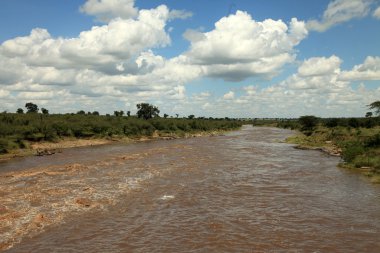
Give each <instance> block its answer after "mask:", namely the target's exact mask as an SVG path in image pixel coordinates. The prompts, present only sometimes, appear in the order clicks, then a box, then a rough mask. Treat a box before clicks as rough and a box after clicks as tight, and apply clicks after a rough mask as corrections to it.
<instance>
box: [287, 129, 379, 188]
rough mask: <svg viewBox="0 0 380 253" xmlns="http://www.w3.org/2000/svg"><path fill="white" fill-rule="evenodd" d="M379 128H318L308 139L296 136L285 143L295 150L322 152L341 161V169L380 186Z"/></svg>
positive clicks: (309, 133)
mask: <svg viewBox="0 0 380 253" xmlns="http://www.w3.org/2000/svg"><path fill="white" fill-rule="evenodd" d="M379 136H380V128H379V127H375V128H370V129H368V128H356V129H351V128H343V127H334V128H326V127H322V126H318V127H317V128H316V129H314V130H313V131H312V132H308V135H305V134H304V133H302V132H299V131H298V132H297V134H296V135H294V136H292V137H289V138H288V139H287V140H286V142H287V143H290V144H296V146H295V148H298V149H310V150H320V151H322V152H324V153H327V154H329V155H332V156H339V157H342V162H341V163H340V164H339V167H341V168H345V169H349V170H353V171H356V172H360V173H361V174H363V175H365V176H367V177H368V178H369V179H370V181H371V182H373V183H380V148H379V147H378V144H377V142H378V141H379V140H378V139H379Z"/></svg>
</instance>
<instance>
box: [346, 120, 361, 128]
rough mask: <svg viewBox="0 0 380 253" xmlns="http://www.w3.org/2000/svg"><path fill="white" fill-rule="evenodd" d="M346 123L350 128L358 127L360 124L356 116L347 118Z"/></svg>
mask: <svg viewBox="0 0 380 253" xmlns="http://www.w3.org/2000/svg"><path fill="white" fill-rule="evenodd" d="M348 125H349V126H350V127H352V128H358V127H359V126H360V122H359V120H358V119H356V118H350V119H349V120H348Z"/></svg>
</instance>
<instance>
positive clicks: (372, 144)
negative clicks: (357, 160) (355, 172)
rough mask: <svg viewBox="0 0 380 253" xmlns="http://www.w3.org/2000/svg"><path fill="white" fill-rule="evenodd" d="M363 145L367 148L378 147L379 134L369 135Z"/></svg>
mask: <svg viewBox="0 0 380 253" xmlns="http://www.w3.org/2000/svg"><path fill="white" fill-rule="evenodd" d="M365 146H366V147H369V148H378V147H380V134H376V135H374V136H372V137H370V138H369V139H368V140H367V141H366V142H365Z"/></svg>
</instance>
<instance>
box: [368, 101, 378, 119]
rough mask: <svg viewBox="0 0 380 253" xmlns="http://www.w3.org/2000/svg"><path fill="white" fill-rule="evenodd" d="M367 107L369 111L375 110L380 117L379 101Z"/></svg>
mask: <svg viewBox="0 0 380 253" xmlns="http://www.w3.org/2000/svg"><path fill="white" fill-rule="evenodd" d="M368 107H369V109H370V110H375V113H376V114H377V115H378V116H380V100H379V101H375V102H373V103H372V104H369V105H368Z"/></svg>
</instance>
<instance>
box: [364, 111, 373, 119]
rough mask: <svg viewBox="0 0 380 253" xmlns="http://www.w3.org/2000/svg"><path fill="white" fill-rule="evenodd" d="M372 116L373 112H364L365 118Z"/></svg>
mask: <svg viewBox="0 0 380 253" xmlns="http://www.w3.org/2000/svg"><path fill="white" fill-rule="evenodd" d="M372 116H373V113H372V112H367V113H366V114H365V117H366V118H371V117H372Z"/></svg>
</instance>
